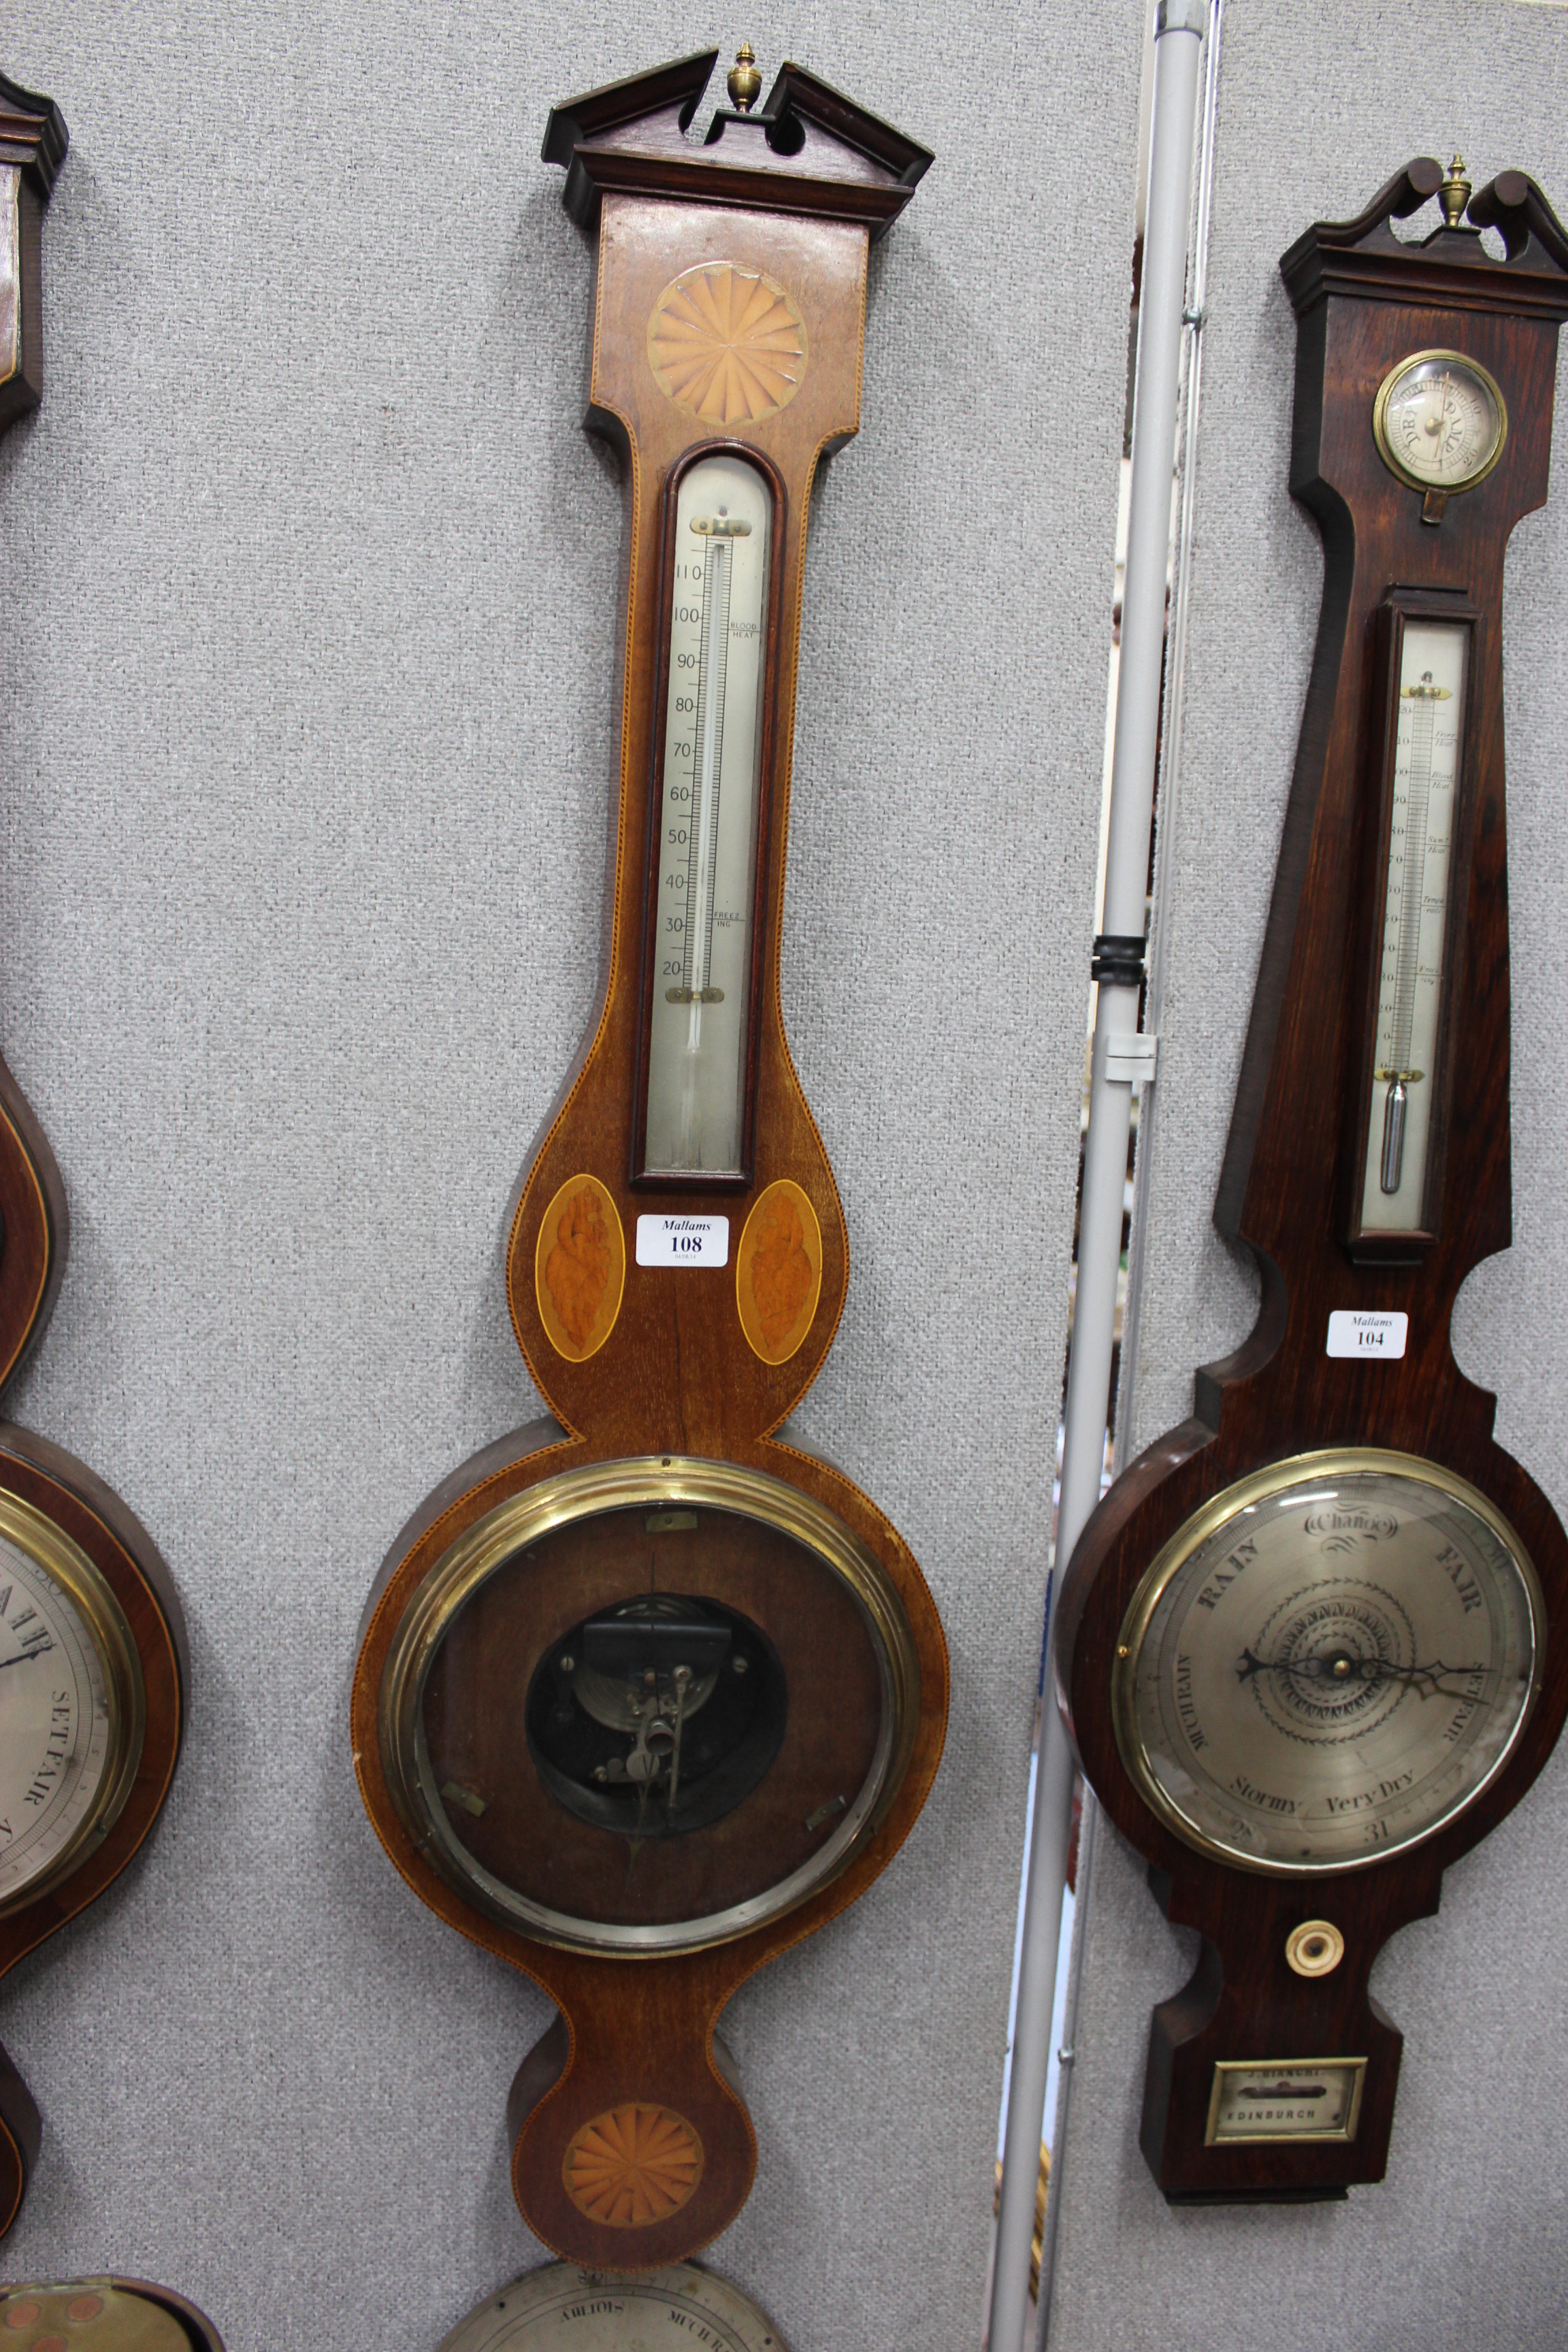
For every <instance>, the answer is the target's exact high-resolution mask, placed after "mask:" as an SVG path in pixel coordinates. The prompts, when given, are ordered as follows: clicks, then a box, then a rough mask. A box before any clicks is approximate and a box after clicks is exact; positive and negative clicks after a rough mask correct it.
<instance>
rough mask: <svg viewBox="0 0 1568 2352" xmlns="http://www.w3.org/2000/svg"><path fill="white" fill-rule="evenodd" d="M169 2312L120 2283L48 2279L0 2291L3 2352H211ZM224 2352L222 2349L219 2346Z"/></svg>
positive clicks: (205, 2339) (205, 2338)
mask: <svg viewBox="0 0 1568 2352" xmlns="http://www.w3.org/2000/svg"><path fill="white" fill-rule="evenodd" d="M216 2344H217V2338H216V2336H212V2335H210V2334H207V2333H205V2332H204V2333H203V2334H201V2335H199V2336H198V2335H197V2334H196V2333H195V2328H194V2326H193V2327H191V2328H187V2327H185V2326H183V2325H182V2323H181V2322H180V2320H179V2319H177V2318H176V2317H175V2315H174V2312H173V2311H171V2310H168V2309H167V2308H166V2307H165V2306H164V2305H163V2304H162V2303H155V2302H153V2299H152V2298H151V2296H149V2295H145V2294H136V2293H135V2291H134V2290H133V2289H132V2288H131V2287H129V2286H125V2285H122V2284H121V2282H120V2281H119V2280H118V2279H108V2278H89V2279H68V2280H51V2281H49V2282H48V2283H47V2284H45V2285H42V2286H13V2287H6V2288H5V2289H4V2290H0V2346H4V2347H5V2352H195V2347H197V2346H198V2345H199V2346H200V2347H201V2352H212V2347H214V2346H215V2345H216ZM218 2352H222V2347H218Z"/></svg>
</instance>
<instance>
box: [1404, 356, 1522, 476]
mask: <svg viewBox="0 0 1568 2352" xmlns="http://www.w3.org/2000/svg"><path fill="white" fill-rule="evenodd" d="M1507 432H1508V411H1507V409H1506V407H1505V406H1504V404H1503V396H1502V394H1501V393H1500V391H1499V389H1498V387H1497V385H1496V384H1495V383H1493V381H1492V379H1491V377H1490V376H1489V374H1488V373H1487V372H1486V370H1485V368H1483V367H1479V366H1478V365H1477V363H1476V362H1475V361H1474V360H1467V359H1465V358H1464V357H1462V356H1461V354H1460V353H1459V352H1413V353H1412V354H1411V356H1410V357H1409V358H1408V359H1405V360H1401V361H1400V362H1399V364H1398V366H1397V367H1395V368H1394V369H1392V370H1391V371H1390V373H1388V374H1387V375H1386V376H1385V377H1384V380H1383V383H1382V384H1381V386H1380V387H1379V390H1378V394H1377V398H1376V401H1375V403H1374V404H1373V434H1374V435H1375V436H1376V440H1377V446H1378V448H1379V450H1380V451H1381V453H1382V455H1383V457H1384V461H1385V463H1386V464H1387V465H1389V466H1390V467H1392V468H1393V470H1394V473H1396V474H1398V475H1399V476H1400V477H1401V478H1402V479H1403V480H1405V481H1407V482H1410V483H1412V484H1414V485H1415V487H1416V488H1421V489H1435V490H1463V489H1468V488H1470V487H1471V485H1472V484H1473V483H1476V482H1479V480H1480V479H1481V478H1482V476H1483V475H1485V474H1489V472H1490V471H1491V469H1492V467H1493V466H1494V465H1495V464H1496V463H1497V460H1498V458H1499V457H1500V455H1501V453H1502V445H1503V441H1504V438H1505V436H1506V435H1507Z"/></svg>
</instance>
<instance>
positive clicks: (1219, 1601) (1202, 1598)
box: [1113, 1448, 1543, 1874]
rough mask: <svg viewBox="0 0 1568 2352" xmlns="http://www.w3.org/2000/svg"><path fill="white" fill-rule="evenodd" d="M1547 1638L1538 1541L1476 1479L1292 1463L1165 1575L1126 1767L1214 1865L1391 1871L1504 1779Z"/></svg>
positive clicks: (1274, 1472) (1150, 1606) (1237, 1492)
mask: <svg viewBox="0 0 1568 2352" xmlns="http://www.w3.org/2000/svg"><path fill="white" fill-rule="evenodd" d="M1542 1624H1543V1616H1542V1599H1541V1592H1540V1588H1539V1586H1538V1584H1537V1582H1536V1577H1535V1571H1534V1570H1533V1568H1532V1567H1531V1562H1530V1559H1529V1558H1528V1556H1527V1554H1526V1552H1525V1549H1524V1547H1523V1545H1522V1544H1521V1541H1520V1538H1519V1537H1518V1536H1517V1535H1516V1534H1515V1532H1514V1530H1513V1529H1512V1528H1510V1526H1509V1524H1508V1522H1507V1521H1506V1520H1505V1519H1504V1518H1503V1517H1502V1515H1501V1514H1500V1512H1499V1511H1498V1510H1497V1509H1496V1507H1494V1506H1493V1505H1492V1504H1491V1503H1489V1501H1488V1500H1487V1499H1486V1497H1485V1496H1483V1495H1481V1494H1479V1493H1478V1492H1477V1490H1476V1489H1475V1488H1474V1487H1473V1486H1468V1485H1467V1484H1466V1483H1465V1481H1464V1480H1463V1479H1461V1478H1458V1477H1456V1476H1454V1475H1453V1474H1452V1473H1451V1472H1449V1471H1447V1470H1444V1469H1442V1468H1440V1467H1439V1466H1438V1465H1436V1464H1435V1463H1431V1462H1424V1461H1421V1460H1419V1459H1418V1458H1417V1457H1415V1455H1412V1454H1394V1453H1384V1452H1382V1451H1379V1450H1377V1449H1373V1448H1365V1449H1355V1450H1352V1449H1342V1450H1332V1451H1326V1452H1323V1453H1321V1454H1301V1455H1297V1456H1294V1457H1293V1458H1292V1459H1290V1460H1289V1461H1287V1462H1282V1463H1278V1464H1276V1465H1273V1466H1272V1467H1271V1468H1269V1469H1267V1470H1263V1471H1259V1472H1258V1473H1256V1474H1255V1475H1252V1476H1250V1477H1248V1478H1245V1479H1243V1480H1241V1481H1240V1482H1239V1483H1238V1484H1237V1485H1236V1486H1231V1487H1229V1488H1227V1489H1226V1492H1225V1493H1224V1494H1222V1495H1219V1496H1216V1497H1215V1499H1214V1501H1213V1502H1211V1503H1209V1504H1208V1505H1206V1506H1205V1508H1204V1509H1202V1510H1201V1511H1199V1512H1197V1513H1195V1514H1194V1517H1192V1518H1191V1519H1189V1520H1188V1521H1187V1523H1186V1525H1185V1526H1184V1527H1183V1528H1180V1529H1179V1530H1178V1531H1177V1533H1176V1534H1175V1535H1174V1536H1173V1538H1172V1539H1171V1541H1170V1542H1169V1543H1168V1544H1167V1545H1166V1546H1165V1548H1164V1549H1163V1552H1162V1553H1161V1554H1160V1556H1159V1558H1158V1559H1156V1560H1155V1561H1154V1563H1153V1565H1152V1568H1151V1569H1150V1570H1149V1572H1148V1574H1147V1575H1146V1576H1145V1578H1144V1580H1143V1581H1142V1585H1141V1586H1140V1588H1139V1590H1138V1591H1137V1593H1136V1594H1135V1595H1134V1598H1133V1601H1132V1605H1131V1608H1130V1610H1129V1611H1128V1613H1127V1618H1126V1621H1125V1623H1124V1624H1123V1627H1122V1630H1121V1640H1120V1642H1119V1643H1118V1649H1117V1659H1116V1665H1115V1670H1114V1676H1113V1685H1114V1706H1115V1721H1116V1736H1117V1742H1118V1745H1119V1747H1120V1748H1121V1756H1122V1760H1123V1762H1124V1763H1125V1764H1126V1766H1127V1768H1128V1770H1129V1771H1130V1772H1131V1775H1132V1777H1133V1779H1134V1780H1135V1781H1136V1782H1137V1784H1138V1787H1139V1789H1140V1790H1141V1791H1142V1795H1143V1796H1144V1798H1145V1799H1146V1801H1148V1802H1149V1803H1150V1804H1151V1805H1152V1808H1153V1810H1154V1811H1155V1812H1156V1813H1157V1814H1158V1815H1159V1817H1160V1818H1161V1819H1162V1820H1163V1822H1165V1823H1166V1825H1167V1826H1168V1827H1169V1828H1171V1829H1173V1830H1174V1831H1175V1832H1176V1834H1177V1835H1178V1836H1179V1837H1181V1838H1183V1839H1184V1840H1185V1841H1186V1843H1188V1844H1189V1845H1193V1846H1195V1847H1197V1849H1198V1850H1199V1851H1200V1852H1201V1853H1208V1854H1212V1855H1215V1856H1217V1857H1219V1858H1222V1859H1224V1860H1225V1861H1227V1862H1230V1863H1236V1864H1241V1865H1243V1866H1244V1867H1245V1868H1247V1869H1249V1870H1256V1871H1265V1872H1273V1873H1278V1874H1311V1873H1325V1872H1332V1871H1343V1870H1352V1869H1355V1868H1357V1867H1358V1866H1361V1865H1364V1864H1368V1863H1373V1862H1380V1861H1383V1860H1384V1859H1386V1857H1387V1856H1388V1855H1390V1854H1391V1853H1397V1852H1399V1851H1400V1850H1401V1849H1402V1848H1405V1847H1407V1846H1411V1845H1414V1844H1415V1843H1418V1842H1419V1841H1420V1840H1421V1839H1423V1838H1426V1837H1430V1836H1431V1835H1432V1834H1433V1833H1434V1832H1435V1831H1436V1830H1438V1829H1440V1828H1442V1827H1443V1825H1444V1824H1445V1823H1446V1822H1449V1821H1451V1820H1452V1819H1453V1818H1454V1817H1455V1815H1456V1814H1458V1813H1459V1812H1461V1811H1463V1810H1464V1809H1465V1808H1466V1807H1467V1806H1468V1805H1469V1804H1471V1803H1473V1802H1474V1801H1475V1799H1476V1798H1477V1797H1478V1796H1479V1793H1480V1792H1481V1790H1483V1789H1485V1788H1486V1787H1487V1786H1488V1785H1489V1782H1491V1781H1492V1780H1495V1779H1496V1777H1497V1775H1498V1773H1499V1772H1500V1770H1501V1769H1502V1768H1503V1765H1504V1764H1505V1762H1506V1761H1507V1759H1508V1758H1509V1756H1510V1754H1511V1752H1512V1750H1513V1748H1514V1746H1515V1743H1516V1742H1517V1740H1518V1738H1519V1736H1520V1734H1521V1731H1522V1729H1523V1727H1524V1724H1525V1721H1526V1718H1527V1717H1528V1715H1529V1713H1530V1709H1531V1704H1532V1702H1533V1700H1534V1696H1535V1692H1536V1688H1537V1685H1538V1681H1539V1675H1540V1658H1541V1648H1542Z"/></svg>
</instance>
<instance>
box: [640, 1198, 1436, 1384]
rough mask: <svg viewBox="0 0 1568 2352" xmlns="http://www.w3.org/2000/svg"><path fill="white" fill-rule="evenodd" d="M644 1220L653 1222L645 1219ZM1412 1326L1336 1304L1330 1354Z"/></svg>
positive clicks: (1390, 1348) (1401, 1337)
mask: <svg viewBox="0 0 1568 2352" xmlns="http://www.w3.org/2000/svg"><path fill="white" fill-rule="evenodd" d="M643 1222H644V1223H651V1222H652V1221H651V1219H645V1220H644V1221H643ZM637 1255H638V1257H639V1258H640V1257H641V1255H642V1242H641V1239H640V1238H639V1239H638V1242H637ZM1409 1328H1410V1318H1409V1316H1408V1315H1363V1314H1362V1313H1361V1312H1360V1311H1359V1310H1354V1309H1352V1308H1349V1307H1336V1308H1335V1310H1334V1312H1333V1313H1332V1314H1331V1316H1330V1318H1329V1353H1330V1355H1331V1356H1382V1357H1384V1358H1385V1359H1386V1360H1388V1361H1389V1362H1391V1363H1392V1362H1393V1361H1394V1359H1395V1358H1396V1357H1398V1356H1403V1354H1404V1353H1405V1333H1406V1332H1407V1331H1408V1330H1409Z"/></svg>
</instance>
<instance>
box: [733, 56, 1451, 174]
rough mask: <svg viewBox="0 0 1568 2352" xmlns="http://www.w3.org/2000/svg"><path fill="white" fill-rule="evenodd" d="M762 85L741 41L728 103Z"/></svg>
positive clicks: (744, 105)
mask: <svg viewBox="0 0 1568 2352" xmlns="http://www.w3.org/2000/svg"><path fill="white" fill-rule="evenodd" d="M762 86H763V78H762V75H761V74H760V73H759V72H758V71H757V60H756V56H755V53H754V51H753V50H752V45H751V43H750V41H742V44H741V46H740V47H739V48H738V49H737V50H736V52H735V62H734V64H733V65H732V66H731V68H730V79H729V83H728V85H727V87H728V89H729V92H730V103H731V106H732V107H733V108H734V109H735V111H736V112H737V114H750V112H751V110H752V107H753V106H755V104H756V102H757V94H758V92H759V91H760V90H761V89H762ZM1469 193H1470V192H1469V190H1468V188H1467V189H1466V190H1465V194H1466V195H1467V196H1468V194H1469Z"/></svg>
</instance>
